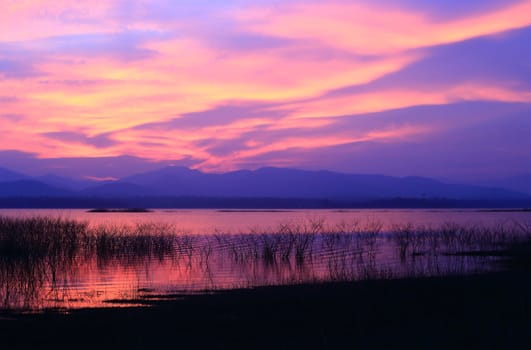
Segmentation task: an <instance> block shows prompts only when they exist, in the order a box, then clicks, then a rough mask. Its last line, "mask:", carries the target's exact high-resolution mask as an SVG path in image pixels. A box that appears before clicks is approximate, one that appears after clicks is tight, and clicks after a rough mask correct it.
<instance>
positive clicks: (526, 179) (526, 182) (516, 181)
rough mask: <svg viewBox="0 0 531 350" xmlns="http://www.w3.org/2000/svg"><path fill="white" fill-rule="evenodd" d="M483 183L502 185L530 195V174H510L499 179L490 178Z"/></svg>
mask: <svg viewBox="0 0 531 350" xmlns="http://www.w3.org/2000/svg"><path fill="white" fill-rule="evenodd" d="M483 184H484V185H485V186H496V187H502V188H506V189H509V190H513V191H517V192H522V193H526V194H529V195H531V174H525V175H519V176H511V177H507V178H504V179H499V180H491V181H487V182H484V183H483Z"/></svg>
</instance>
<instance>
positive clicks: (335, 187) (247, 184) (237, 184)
mask: <svg viewBox="0 0 531 350" xmlns="http://www.w3.org/2000/svg"><path fill="white" fill-rule="evenodd" d="M2 170H3V172H0V175H2V174H3V176H4V178H5V179H13V178H15V179H17V180H15V181H1V179H0V197H46V196H48V197H49V196H53V197H77V198H134V197H208V198H241V199H245V198H279V199H297V198H298V199H326V200H339V201H351V200H355V201H371V200H385V199H393V198H409V199H451V200H519V199H531V195H530V194H524V193H521V192H519V191H513V190H507V189H503V188H499V187H482V186H473V185H463V184H448V183H443V182H441V181H437V180H433V179H430V178H423V177H403V178H401V177H392V176H384V175H359V174H343V173H335V172H331V171H306V170H296V169H284V168H262V169H258V170H254V171H250V170H240V171H233V172H228V173H222V174H215V173H203V172H201V171H198V170H192V169H188V168H185V167H165V168H162V169H159V170H156V171H150V172H146V173H142V174H137V175H134V176H130V177H127V178H124V179H122V180H120V181H114V182H106V183H101V182H95V181H88V180H87V181H83V180H72V179H67V178H61V177H58V176H55V175H47V176H42V177H38V178H33V179H32V178H28V177H24V175H21V174H17V173H15V172H10V171H9V170H7V169H2ZM20 176H22V177H23V178H22V179H19V177H20Z"/></svg>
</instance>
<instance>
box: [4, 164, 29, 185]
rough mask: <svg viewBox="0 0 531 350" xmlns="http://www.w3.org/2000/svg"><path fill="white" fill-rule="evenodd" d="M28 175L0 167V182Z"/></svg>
mask: <svg viewBox="0 0 531 350" xmlns="http://www.w3.org/2000/svg"><path fill="white" fill-rule="evenodd" d="M28 178H29V176H27V175H24V174H21V173H17V172H15V171H12V170H9V169H6V168H1V167H0V182H9V181H17V180H24V179H28Z"/></svg>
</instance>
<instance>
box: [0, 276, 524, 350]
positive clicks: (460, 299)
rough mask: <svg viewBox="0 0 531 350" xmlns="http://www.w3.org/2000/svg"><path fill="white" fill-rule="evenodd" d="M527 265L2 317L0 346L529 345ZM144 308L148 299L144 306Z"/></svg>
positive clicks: (316, 347)
mask: <svg viewBox="0 0 531 350" xmlns="http://www.w3.org/2000/svg"><path fill="white" fill-rule="evenodd" d="M529 277H530V275H529V274H528V272H527V269H515V268H512V269H511V271H510V272H509V271H506V272H500V273H489V274H483V275H474V276H457V277H443V278H424V279H407V280H389V281H367V282H353V283H329V284H321V285H301V286H282V287H264V288H257V289H253V290H234V291H225V292H218V293H214V294H209V295H193V296H181V297H178V296H176V297H175V298H170V299H168V300H163V301H160V300H158V301H153V302H150V304H151V306H152V307H145V308H124V309H89V310H78V311H73V312H72V313H70V314H67V315H61V314H54V313H46V314H39V315H18V316H17V315H4V317H3V318H2V320H1V321H0V335H1V340H0V342H1V344H2V348H5V349H12V348H13V349H15V348H23V347H28V348H31V347H32V346H35V345H39V348H50V349H51V348H54V349H57V348H76V349H77V348H97V349H116V348H128V349H131V348H139V349H144V348H153V349H158V348H163V347H168V346H170V347H172V348H184V349H218V348H219V349H234V348H241V349H299V348H306V349H342V348H357V349H480V348H481V349H498V348H499V349H528V348H529V346H530V345H531V333H530V332H529V330H530V329H531V279H529ZM146 302H148V301H146Z"/></svg>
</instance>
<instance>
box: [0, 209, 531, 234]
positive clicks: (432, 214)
mask: <svg viewBox="0 0 531 350" xmlns="http://www.w3.org/2000/svg"><path fill="white" fill-rule="evenodd" d="M0 215H4V216H11V217H32V216H52V217H60V218H64V219H74V220H80V221H88V222H89V223H91V224H92V225H99V224H105V225H123V224H130V225H134V224H138V223H145V222H156V223H163V224H171V225H174V226H175V227H176V228H178V229H180V230H182V231H186V232H189V233H193V234H208V233H214V232H231V233H247V232H249V231H250V230H251V229H256V228H260V229H276V228H277V226H278V225H279V224H283V223H289V222H302V221H305V220H308V219H315V218H322V219H324V220H325V221H326V222H327V223H328V224H330V225H335V224H338V223H341V222H353V221H361V222H363V221H367V220H378V221H380V222H382V223H383V224H384V229H389V228H391V227H392V226H393V225H397V224H404V223H411V224H420V225H435V226H437V225H440V224H443V223H447V222H452V223H456V224H460V225H493V224H503V223H508V222H520V223H529V222H531V212H504V211H482V210H475V209H469V210H468V209H465V210H432V209H426V210H403V209H399V210H373V209H366V210H319V209H316V210H286V211H280V210H275V211H235V210H154V211H153V212H149V213H89V212H88V211H87V210H85V209H0Z"/></svg>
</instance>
